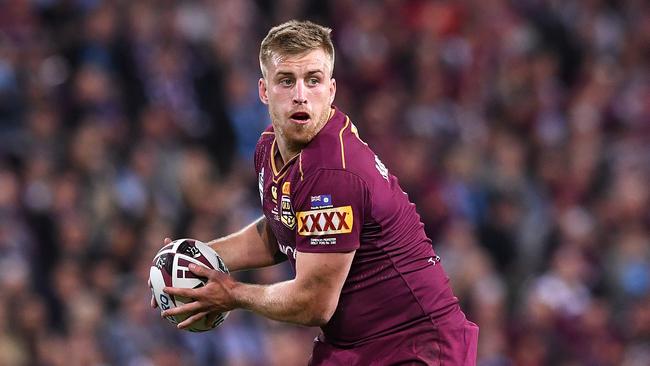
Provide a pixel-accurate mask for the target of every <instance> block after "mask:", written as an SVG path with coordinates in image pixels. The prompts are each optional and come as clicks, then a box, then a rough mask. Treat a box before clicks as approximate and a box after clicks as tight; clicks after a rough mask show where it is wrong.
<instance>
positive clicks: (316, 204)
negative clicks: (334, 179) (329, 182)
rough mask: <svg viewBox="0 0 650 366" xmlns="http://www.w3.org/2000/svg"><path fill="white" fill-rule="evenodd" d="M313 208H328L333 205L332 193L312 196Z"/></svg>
mask: <svg viewBox="0 0 650 366" xmlns="http://www.w3.org/2000/svg"><path fill="white" fill-rule="evenodd" d="M310 201H311V208H312V209H315V208H327V207H332V195H331V194H319V195H318V196H311V199H310Z"/></svg>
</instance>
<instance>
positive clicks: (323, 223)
mask: <svg viewBox="0 0 650 366" xmlns="http://www.w3.org/2000/svg"><path fill="white" fill-rule="evenodd" d="M297 216H298V235H303V236H311V235H331V234H347V233H350V232H352V224H353V218H352V206H343V207H334V208H328V209H322V210H311V211H303V212H298V215H297Z"/></svg>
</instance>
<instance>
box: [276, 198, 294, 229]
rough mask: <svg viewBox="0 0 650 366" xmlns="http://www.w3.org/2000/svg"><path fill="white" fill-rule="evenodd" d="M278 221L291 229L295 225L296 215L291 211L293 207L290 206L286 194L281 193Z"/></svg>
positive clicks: (289, 200)
mask: <svg viewBox="0 0 650 366" xmlns="http://www.w3.org/2000/svg"><path fill="white" fill-rule="evenodd" d="M280 221H281V222H282V223H283V224H284V226H286V227H288V228H289V229H292V230H293V228H294V227H296V216H295V215H294V213H293V208H292V207H291V199H290V198H289V196H287V195H284V194H283V195H282V200H281V202H280Z"/></svg>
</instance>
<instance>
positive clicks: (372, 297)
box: [163, 21, 478, 365]
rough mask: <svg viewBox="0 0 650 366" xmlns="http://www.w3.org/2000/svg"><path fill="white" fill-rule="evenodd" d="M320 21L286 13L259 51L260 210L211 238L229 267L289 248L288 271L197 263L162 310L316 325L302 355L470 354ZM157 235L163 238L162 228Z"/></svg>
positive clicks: (454, 304)
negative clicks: (343, 95)
mask: <svg viewBox="0 0 650 366" xmlns="http://www.w3.org/2000/svg"><path fill="white" fill-rule="evenodd" d="M330 31H331V30H330V29H328V28H324V27H321V26H319V25H316V24H313V23H311V22H297V21H290V22H287V23H284V24H281V25H279V26H277V27H275V28H273V29H271V30H270V31H269V33H268V35H267V36H266V38H265V39H264V40H263V42H262V45H261V50H260V66H261V69H262V76H263V77H262V78H261V79H260V80H259V95H260V99H261V101H262V103H264V104H266V105H268V108H269V113H270V115H271V120H272V126H271V127H269V128H268V129H267V130H266V131H264V132H263V133H262V136H261V137H260V140H259V142H258V145H257V149H256V153H255V169H256V172H257V174H258V177H259V190H260V198H261V200H262V207H263V211H264V216H263V217H262V218H260V219H259V220H258V221H257V222H256V223H254V224H251V225H250V226H248V227H246V228H244V229H243V230H241V231H239V232H237V233H235V234H232V235H230V236H227V237H225V238H221V239H217V240H214V241H212V242H210V245H211V246H212V248H214V250H216V251H217V252H218V253H219V255H220V256H221V257H222V258H223V260H224V262H225V263H226V264H227V265H228V267H229V268H230V269H231V270H233V271H236V270H241V269H250V268H259V267H264V266H269V265H273V264H276V263H279V262H281V261H283V260H286V259H287V258H288V260H289V261H290V263H291V265H292V266H293V267H294V269H295V278H294V279H292V280H290V281H286V282H281V283H276V284H272V285H266V286H261V285H252V284H244V283H239V282H236V281H235V280H233V279H232V278H231V277H229V276H226V275H223V274H220V273H218V272H216V271H211V270H208V269H205V268H198V267H196V266H195V267H194V268H191V270H192V271H193V272H194V273H195V274H197V275H199V276H203V277H207V278H208V279H209V282H208V284H207V285H206V286H204V287H202V288H199V289H178V288H166V290H165V291H166V292H167V293H169V294H173V295H181V296H186V297H190V298H193V299H195V300H196V301H195V302H192V303H189V304H186V305H184V306H181V307H178V308H175V309H172V310H167V311H165V312H164V314H163V315H165V316H166V315H177V314H181V313H188V314H194V315H193V316H191V317H190V318H188V319H187V320H186V321H184V322H182V323H180V324H179V327H180V328H184V327H187V326H188V325H189V324H191V323H192V322H194V321H196V320H197V319H200V318H201V317H203V316H205V315H206V314H209V313H211V312H223V311H228V310H232V309H237V308H242V309H248V310H250V311H253V312H256V313H258V314H260V315H263V316H266V317H268V318H271V319H275V320H279V321H284V322H289V323H294V324H301V325H307V326H320V327H321V328H322V335H321V336H319V337H318V338H317V339H316V340H315V345H314V350H313V355H312V359H311V361H310V363H311V364H312V365H339V364H341V365H343V364H345V365H371V364H376V365H393V364H400V365H401V364H426V365H440V364H444V365H474V364H475V362H476V347H477V338H478V327H477V326H476V325H475V324H473V323H471V322H469V321H468V320H467V319H466V318H465V315H464V314H463V312H462V311H461V310H460V308H459V306H458V300H457V299H456V298H455V297H454V295H453V294H452V291H451V289H450V287H449V280H448V278H447V277H446V275H445V272H444V270H443V268H442V266H441V265H440V262H439V261H440V259H439V257H438V256H436V254H435V253H434V251H433V249H432V247H431V241H430V240H429V239H428V238H427V237H426V236H425V234H424V230H423V224H422V223H421V222H420V217H419V216H418V214H417V213H416V211H415V206H414V205H413V204H412V203H410V202H409V201H408V198H407V196H406V194H405V193H404V192H403V191H402V190H401V189H400V187H399V185H398V183H397V179H396V178H395V177H394V176H393V175H391V174H390V173H389V172H388V171H387V169H386V167H385V166H384V165H383V164H382V162H381V160H379V158H378V157H377V156H376V155H375V154H374V153H373V152H372V150H371V149H370V148H369V147H368V146H367V145H366V144H365V143H364V142H363V141H362V140H361V139H360V138H359V135H358V134H357V130H356V128H355V126H354V125H353V124H352V122H351V121H350V119H349V118H348V117H347V116H346V115H345V114H343V113H342V112H341V111H340V110H338V109H337V108H336V107H333V105H332V103H333V101H334V96H335V94H336V81H335V80H334V79H333V78H332V72H333V68H334V48H333V45H332V41H331V39H330ZM167 241H168V239H167Z"/></svg>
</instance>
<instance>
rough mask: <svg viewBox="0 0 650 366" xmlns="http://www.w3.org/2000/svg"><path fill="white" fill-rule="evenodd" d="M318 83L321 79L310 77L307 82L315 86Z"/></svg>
mask: <svg viewBox="0 0 650 366" xmlns="http://www.w3.org/2000/svg"><path fill="white" fill-rule="evenodd" d="M318 83H320V80H319V79H318V78H309V79H308V80H307V84H308V85H312V86H313V85H318Z"/></svg>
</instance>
